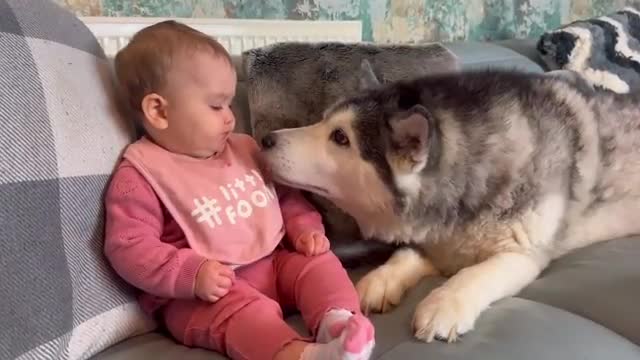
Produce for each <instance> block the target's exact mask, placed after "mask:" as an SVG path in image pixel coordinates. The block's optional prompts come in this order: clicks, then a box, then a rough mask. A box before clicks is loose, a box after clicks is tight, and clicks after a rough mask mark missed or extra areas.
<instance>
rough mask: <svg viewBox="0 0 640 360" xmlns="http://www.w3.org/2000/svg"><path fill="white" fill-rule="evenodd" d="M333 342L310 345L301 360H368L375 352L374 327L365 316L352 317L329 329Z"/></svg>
mask: <svg viewBox="0 0 640 360" xmlns="http://www.w3.org/2000/svg"><path fill="white" fill-rule="evenodd" d="M329 333H330V335H331V336H332V337H333V340H331V341H330V342H328V343H326V344H311V345H308V346H307V347H306V348H305V350H304V352H303V353H302V356H301V360H368V359H369V357H370V356H371V352H372V351H373V346H374V344H375V341H374V335H373V333H374V330H373V325H372V324H371V322H370V321H369V319H367V318H366V317H364V316H363V315H351V316H350V317H349V318H348V319H347V320H346V321H342V322H336V323H334V324H332V326H331V327H330V329H329Z"/></svg>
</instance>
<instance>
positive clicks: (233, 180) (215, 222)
mask: <svg viewBox="0 0 640 360" xmlns="http://www.w3.org/2000/svg"><path fill="white" fill-rule="evenodd" d="M258 151H259V149H258V146H257V145H256V143H255V141H254V140H253V138H251V137H249V136H247V135H243V134H231V135H230V137H229V140H228V143H227V146H226V148H225V150H224V151H223V153H222V154H221V155H220V156H219V157H217V158H210V159H197V158H192V157H189V156H185V155H180V154H175V153H171V152H169V151H167V150H165V149H164V148H162V147H160V146H158V145H156V144H155V143H153V142H152V141H150V140H149V139H147V138H146V137H143V138H141V139H140V140H138V141H136V142H135V143H133V144H131V145H129V146H128V147H127V150H126V151H125V153H124V157H125V158H126V159H127V160H129V161H130V162H131V163H132V164H133V166H135V167H136V169H137V170H138V171H139V172H140V173H141V174H142V175H143V176H144V177H145V179H146V180H147V181H148V182H149V184H150V185H151V187H152V188H153V189H154V191H155V192H156V194H157V195H158V197H159V198H160V201H162V203H163V204H164V205H165V206H166V207H167V209H168V211H169V212H170V213H171V215H172V216H173V217H174V219H175V220H176V222H177V223H178V225H180V227H181V228H182V230H183V231H184V234H185V236H186V239H187V242H188V243H189V246H190V247H191V248H192V249H193V250H195V251H196V252H197V253H198V254H200V255H202V256H204V257H206V258H208V259H213V260H217V261H219V262H221V263H224V264H228V265H232V266H233V265H244V264H248V263H252V262H254V261H256V260H259V259H260V258H262V257H265V256H267V255H269V254H270V253H271V252H272V251H273V250H274V249H275V248H276V246H277V245H278V244H279V243H280V241H281V239H282V238H283V236H284V233H285V229H284V224H283V219H282V214H281V211H280V206H279V203H278V198H277V195H276V193H275V189H274V186H273V184H272V183H265V181H264V179H263V178H262V176H261V175H260V172H259V171H260V170H259V166H258V163H257V161H256V157H257V154H258Z"/></svg>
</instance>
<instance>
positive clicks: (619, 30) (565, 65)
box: [538, 7, 640, 93]
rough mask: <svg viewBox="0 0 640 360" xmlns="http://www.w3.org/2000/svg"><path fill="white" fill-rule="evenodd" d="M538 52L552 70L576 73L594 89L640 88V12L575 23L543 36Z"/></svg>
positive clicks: (628, 11)
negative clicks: (594, 87)
mask: <svg viewBox="0 0 640 360" xmlns="http://www.w3.org/2000/svg"><path fill="white" fill-rule="evenodd" d="M538 52H539V53H540V55H541V56H542V58H543V59H544V60H545V62H546V63H547V65H548V66H549V67H550V68H551V69H564V70H573V71H575V72H577V73H579V74H581V75H582V76H583V77H584V78H585V79H587V80H588V81H589V82H590V83H591V84H592V85H594V86H596V87H598V88H603V89H608V90H611V91H614V92H617V93H628V92H631V91H634V90H637V89H638V88H640V12H639V11H638V10H637V9H635V8H633V7H625V8H624V9H622V10H620V11H617V12H615V13H612V14H609V15H606V16H601V17H598V18H590V19H584V20H579V21H575V22H572V23H570V24H567V25H564V26H562V27H560V28H558V29H555V30H553V31H549V32H546V33H545V34H543V35H542V36H541V38H540V40H539V41H538Z"/></svg>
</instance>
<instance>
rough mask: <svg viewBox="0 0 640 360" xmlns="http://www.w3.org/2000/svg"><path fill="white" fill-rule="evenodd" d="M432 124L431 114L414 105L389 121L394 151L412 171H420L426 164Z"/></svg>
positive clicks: (423, 108) (420, 106) (422, 107)
mask: <svg viewBox="0 0 640 360" xmlns="http://www.w3.org/2000/svg"><path fill="white" fill-rule="evenodd" d="M432 122H433V119H432V116H431V113H429V111H428V110H427V109H426V108H425V107H424V106H422V105H414V106H413V107H411V108H410V109H409V110H407V111H403V112H401V113H398V114H397V115H395V116H393V117H391V119H390V120H389V127H390V128H391V148H392V151H393V153H394V154H395V155H396V156H399V157H401V158H402V160H404V161H405V162H408V163H409V164H410V165H411V169H412V170H417V171H419V170H421V169H422V168H423V167H424V165H425V164H426V161H427V155H428V150H429V144H428V139H429V132H430V131H433V129H431V126H430V124H431V123H432Z"/></svg>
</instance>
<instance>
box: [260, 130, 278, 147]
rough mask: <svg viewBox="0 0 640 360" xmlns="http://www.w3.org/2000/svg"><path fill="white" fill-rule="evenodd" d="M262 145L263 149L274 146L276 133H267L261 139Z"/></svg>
mask: <svg viewBox="0 0 640 360" xmlns="http://www.w3.org/2000/svg"><path fill="white" fill-rule="evenodd" d="M261 143H262V147H263V148H264V149H270V148H272V147H274V146H276V135H275V134H274V133H269V134H267V135H266V136H265V137H263V138H262V140H261Z"/></svg>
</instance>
